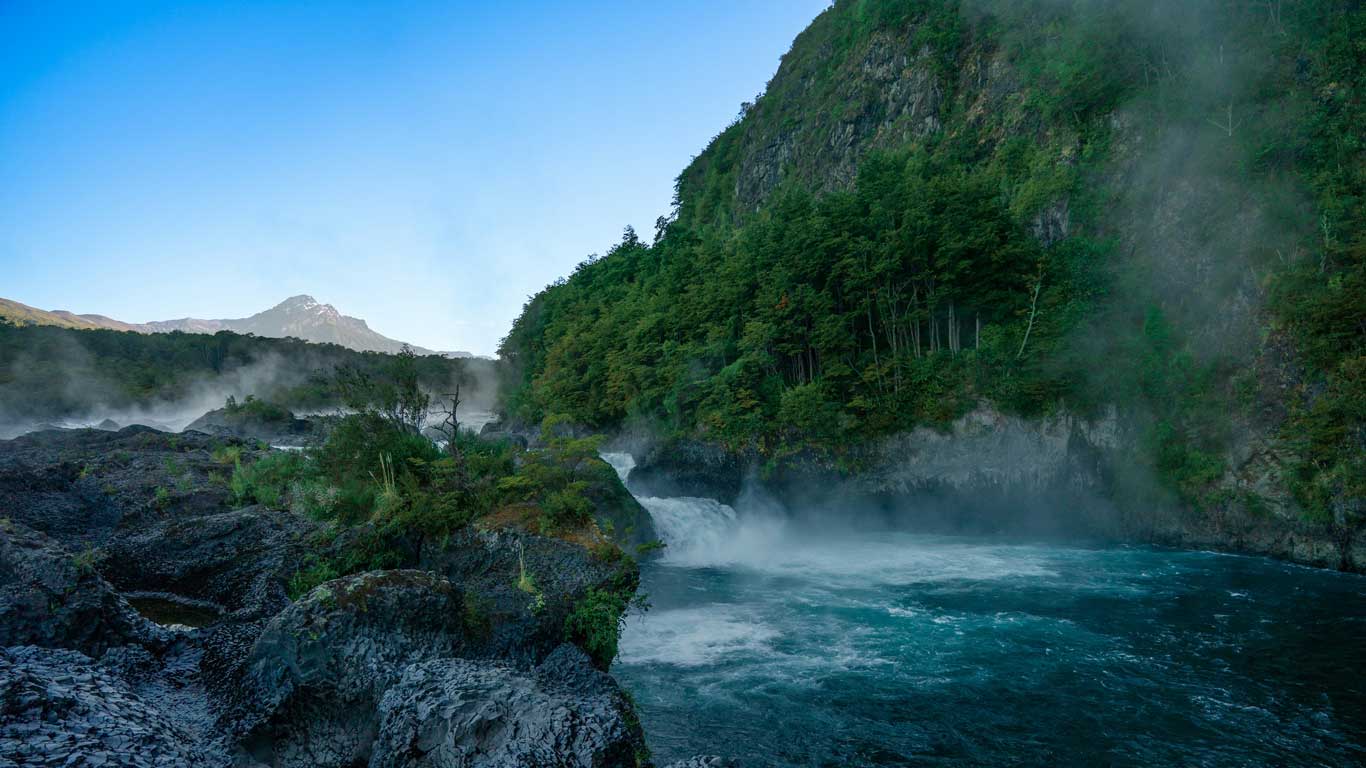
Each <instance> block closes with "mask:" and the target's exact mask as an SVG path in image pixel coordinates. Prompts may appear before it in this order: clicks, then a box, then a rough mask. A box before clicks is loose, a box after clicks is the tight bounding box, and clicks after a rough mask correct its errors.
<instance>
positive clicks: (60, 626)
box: [0, 522, 164, 656]
mask: <svg viewBox="0 0 1366 768" xmlns="http://www.w3.org/2000/svg"><path fill="white" fill-rule="evenodd" d="M162 634H163V633H161V632H159V630H157V628H156V626H155V625H153V624H152V623H150V622H148V621H147V620H145V619H143V618H142V617H141V616H139V615H138V614H137V613H136V612H134V611H133V609H132V608H130V607H129V606H128V603H127V602H126V601H124V600H123V598H121V597H119V596H118V594H116V593H115V592H114V591H113V589H111V588H110V587H109V584H108V583H106V582H105V580H104V579H103V578H101V577H100V575H99V574H98V573H96V572H95V570H94V568H92V567H91V566H90V565H89V564H88V563H86V562H85V561H84V560H82V559H81V558H80V557H73V556H72V555H71V554H69V553H68V552H66V551H65V550H63V549H62V548H61V547H59V546H58V545H57V544H56V542H54V541H53V540H52V539H50V538H48V537H47V536H44V535H43V534H41V533H38V532H37V531H33V530H30V529H28V528H25V527H24V526H22V525H19V524H17V523H13V522H8V523H3V524H0V646H10V645H38V646H42V647H44V648H68V649H72V650H78V651H81V652H83V653H87V654H90V655H92V656H99V655H101V654H103V653H104V652H105V651H106V650H108V649H109V648H111V647H114V646H120V645H129V644H140V645H155V644H159V643H160V642H161V641H162V640H163V639H164V638H163V637H162Z"/></svg>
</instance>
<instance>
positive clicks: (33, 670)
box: [0, 428, 719, 768]
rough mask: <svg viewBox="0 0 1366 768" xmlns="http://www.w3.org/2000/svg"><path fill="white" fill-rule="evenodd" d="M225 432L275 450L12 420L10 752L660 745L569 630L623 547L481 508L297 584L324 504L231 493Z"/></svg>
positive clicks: (112, 756) (491, 760)
mask: <svg viewBox="0 0 1366 768" xmlns="http://www.w3.org/2000/svg"><path fill="white" fill-rule="evenodd" d="M224 440H228V441H229V442H230V444H232V445H235V446H236V447H237V448H239V449H240V450H241V451H243V452H246V453H248V454H250V453H251V452H254V451H258V450H259V449H258V448H257V447H254V443H249V442H231V441H232V440H233V438H223V437H219V438H214V437H210V436H208V435H203V434H198V433H185V434H182V435H169V434H165V433H160V432H156V431H153V430H149V429H143V428H129V429H124V430H122V431H119V432H100V431H95V430H72V431H52V432H44V433H36V434H33V435H29V436H26V437H23V438H19V439H17V440H14V441H9V442H0V764H13V763H18V764H25V765H28V764H33V765H92V766H93V765H128V766H158V765H167V766H170V765H176V766H180V765H196V766H200V765H203V766H228V765H234V766H252V765H272V766H337V767H338V768H340V767H341V766H356V765H371V766H376V767H377V768H378V767H379V766H384V767H386V768H396V767H398V766H433V767H435V766H508V767H509V768H511V767H512V766H601V767H607V766H636V765H643V764H648V751H647V750H646V749H645V742H644V737H643V735H642V733H641V730H640V726H639V722H638V720H637V719H636V717H635V714H634V712H633V710H632V705H631V702H630V699H629V697H628V696H627V695H626V694H625V693H624V692H623V691H622V690H621V689H620V688H619V687H618V686H617V684H616V682H615V681H614V680H613V679H612V678H611V676H610V675H608V674H607V673H605V672H604V671H602V670H601V669H599V668H597V666H595V663H594V661H593V660H592V659H591V658H590V657H589V656H588V654H586V653H585V652H584V651H583V650H580V649H579V648H578V647H576V646H575V645H573V644H571V643H569V642H566V639H565V629H564V628H565V617H566V616H567V615H568V614H569V612H570V611H571V610H572V609H573V606H574V605H575V603H576V602H577V601H578V600H579V599H581V598H582V597H583V595H584V594H585V593H586V592H587V591H588V590H591V589H597V588H602V587H604V586H605V585H608V584H609V583H610V584H611V585H612V586H614V587H618V588H619V587H620V586H621V584H622V583H623V582H622V579H626V580H627V583H628V586H633V585H634V583H635V582H634V579H635V578H636V575H635V574H636V572H635V570H634V565H633V564H630V561H629V560H628V561H625V562H624V563H622V562H607V561H603V560H600V559H598V558H597V557H595V556H594V555H593V554H592V553H590V552H589V551H588V550H586V549H585V548H584V547H581V546H578V545H575V544H572V543H569V542H564V541H559V540H555V539H548V538H544V537H539V536H532V535H529V534H526V533H523V532H520V531H515V530H507V531H483V532H480V531H473V530H472V531H470V532H469V533H468V535H465V536H462V537H457V540H452V541H448V542H445V543H444V546H442V547H441V548H440V549H433V550H432V551H426V552H422V553H420V555H419V560H420V562H419V568H416V569H411V570H392V571H370V572H365V573H358V574H355V575H351V576H346V577H343V578H340V579H336V580H334V581H330V582H326V583H324V584H322V585H321V586H319V587H316V588H315V589H313V590H312V591H311V592H309V593H308V594H307V595H305V596H303V597H302V598H301V599H299V600H297V601H293V602H292V601H291V600H290V599H289V597H288V595H287V591H286V584H287V582H288V579H289V577H290V576H291V575H292V574H293V572H294V571H295V570H296V569H297V568H298V567H299V564H300V563H301V562H302V561H303V559H304V557H305V555H306V553H307V552H308V548H309V547H310V546H313V545H311V544H309V542H310V541H311V540H312V538H311V537H312V535H313V534H314V533H315V532H316V531H317V529H318V524H317V523H315V522H313V521H310V520H308V519H305V518H302V517H299V516H296V515H294V514H292V513H290V512H288V511H283V510H275V509H267V508H264V507H261V506H250V507H246V508H242V509H233V508H231V507H232V505H231V502H230V499H229V494H228V492H227V491H226V490H225V489H224V488H223V487H222V486H223V485H224V483H223V481H222V477H221V472H222V470H223V467H222V466H221V465H220V464H218V463H217V462H215V460H214V456H213V449H214V448H215V447H219V446H221V445H222V444H223V441H224ZM170 489H174V490H170ZM623 493H624V492H623ZM522 569H528V570H531V571H534V572H535V573H536V574H537V585H538V587H539V590H540V594H539V595H536V596H533V595H530V594H528V593H527V592H526V591H524V590H522V589H519V588H518V586H517V581H518V573H519V572H520V571H521V570H522ZM125 595H127V596H131V598H132V600H131V602H130V600H129V599H127V598H126V597H125ZM135 605H141V606H142V607H143V609H144V610H145V611H146V615H143V614H140V613H139V612H138V610H136V609H135V607H134V606H135ZM190 614H193V616H190ZM184 616H190V618H189V620H186V619H185V618H184ZM148 617H152V618H156V619H159V620H160V621H161V622H163V623H156V622H154V621H152V620H149V618H148ZM196 624H199V625H202V626H195V625H196ZM696 764H697V765H713V764H717V765H719V763H712V762H707V761H706V760H701V761H699V762H697V763H696Z"/></svg>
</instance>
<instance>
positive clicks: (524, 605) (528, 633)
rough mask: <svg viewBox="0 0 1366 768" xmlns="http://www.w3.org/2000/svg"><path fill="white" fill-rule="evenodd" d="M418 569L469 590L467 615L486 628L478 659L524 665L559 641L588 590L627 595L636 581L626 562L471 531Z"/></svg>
mask: <svg viewBox="0 0 1366 768" xmlns="http://www.w3.org/2000/svg"><path fill="white" fill-rule="evenodd" d="M586 555H587V556H586ZM418 567H420V568H422V569H424V570H427V571H430V572H433V573H437V574H441V575H442V576H444V577H445V578H447V579H449V581H450V582H451V583H453V584H459V585H461V587H462V588H464V589H466V590H468V591H469V592H468V593H469V595H470V598H469V599H470V601H471V603H470V606H469V608H470V610H471V612H472V613H473V614H475V615H477V616H479V617H481V620H482V621H484V622H486V623H487V632H488V636H487V637H486V638H485V639H484V640H483V643H482V648H483V651H482V652H483V653H484V654H485V655H489V656H497V657H500V658H512V659H517V660H519V661H522V662H525V663H532V664H534V663H538V662H540V661H541V660H542V659H544V658H545V657H546V656H547V655H548V654H549V653H551V652H552V651H553V650H554V649H555V648H557V647H558V646H559V645H560V643H561V642H563V640H564V623H565V620H566V619H567V618H568V616H569V614H570V612H571V611H572V610H573V608H574V605H575V604H576V603H578V601H579V600H581V599H583V597H584V596H585V595H586V594H587V593H588V591H589V590H590V589H603V588H612V589H620V590H627V591H632V592H633V591H634V590H635V588H636V585H637V583H638V582H639V579H640V573H639V570H638V568H637V567H636V565H635V563H634V561H631V560H629V559H626V560H615V559H611V560H609V559H602V558H599V557H596V556H592V555H588V553H586V552H585V550H584V549H583V547H581V546H579V545H577V544H573V543H570V542H567V541H561V540H559V539H551V538H544V537H540V536H527V535H524V534H521V533H517V532H515V531H472V532H470V533H468V534H466V535H464V536H462V537H459V538H457V539H455V540H453V541H451V542H449V543H448V545H447V546H446V547H444V548H429V549H427V550H425V551H423V553H422V558H421V560H420V561H419V564H418Z"/></svg>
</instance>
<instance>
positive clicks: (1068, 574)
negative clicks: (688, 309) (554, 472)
mask: <svg viewBox="0 0 1366 768" xmlns="http://www.w3.org/2000/svg"><path fill="white" fill-rule="evenodd" d="M609 460H612V461H613V463H614V464H615V465H617V466H618V468H619V470H621V471H623V474H625V472H626V471H629V467H628V466H627V465H626V463H624V460H623V459H622V458H621V457H619V456H614V457H609ZM641 501H642V503H643V504H644V505H645V506H646V508H647V509H649V510H650V512H651V514H652V516H653V517H654V520H655V523H656V527H657V528H658V530H659V533H660V535H661V537H662V538H663V540H664V541H665V543H666V544H667V545H668V546H667V548H666V549H665V550H664V552H663V553H662V554H661V555H660V556H659V557H658V558H656V559H654V560H651V561H648V562H646V563H644V564H643V566H642V591H643V592H644V593H646V594H647V595H648V599H649V601H650V603H651V604H652V608H651V609H650V610H649V611H648V612H646V613H645V614H643V615H636V616H634V617H632V618H631V619H630V620H629V622H628V624H627V627H626V631H625V632H624V634H623V636H622V640H621V655H620V657H619V659H618V660H617V662H616V664H615V665H614V667H613V672H614V674H615V675H616V676H617V678H618V679H619V680H620V681H621V682H622V683H623V684H624V685H625V686H626V687H627V689H628V690H630V691H631V692H632V694H633V695H634V697H635V699H636V702H637V704H638V708H639V712H640V716H641V720H642V722H643V724H644V726H645V731H646V733H647V734H648V737H649V740H650V744H651V747H652V749H653V750H654V752H655V757H656V759H657V760H658V761H660V762H661V763H667V762H668V761H669V760H673V759H680V758H683V757H687V756H690V755H694V754H708V753H710V754H721V755H724V756H729V757H735V758H739V759H741V760H742V761H743V763H744V764H745V765H747V766H843V765H851V766H880V765H936V766H943V765H952V766H959V765H962V766H967V765H987V766H995V765H1088V766H1089V765H1112V766H1157V765H1163V766H1165V765H1173V766H1175V765H1208V766H1225V765H1228V766H1234V765H1316V766H1317V765H1322V766H1342V765H1358V764H1366V748H1364V747H1363V745H1364V744H1366V680H1364V679H1363V672H1366V579H1363V578H1362V577H1360V576H1352V575H1346V574H1340V573H1334V572H1328V571H1319V570H1313V569H1308V568H1302V567H1298V566H1293V565H1287V564H1283V563H1279V562H1275V561H1271V560H1266V559H1261V558H1252V557H1240V556H1232V555H1221V554H1214V553H1205V552H1176V551H1163V550H1155V549H1148V548H1137V547H1135V548H1087V547H1080V546H1068V545H1060V544H1046V543H1019V542H1004V541H989V540H980V539H964V538H953V537H944V536H928V535H917V534H913V533H906V532H899V531H888V530H855V529H851V528H846V527H840V526H837V525H816V524H812V523H803V524H798V523H795V522H793V521H791V520H788V519H786V518H785V517H784V516H783V515H782V514H781V513H780V512H779V511H775V510H771V509H764V508H763V507H762V506H760V507H759V508H757V509H747V508H744V507H742V510H741V511H739V512H737V511H736V510H733V509H731V508H729V507H726V506H724V505H721V504H718V503H716V502H714V501H710V500H705V499H648V498H646V499H642V500H641ZM830 519H831V520H832V521H833V520H839V519H840V516H839V510H831V515H830Z"/></svg>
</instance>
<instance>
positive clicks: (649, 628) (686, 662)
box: [618, 605, 779, 667]
mask: <svg viewBox="0 0 1366 768" xmlns="http://www.w3.org/2000/svg"><path fill="white" fill-rule="evenodd" d="M778 634H779V633H778V632H777V630H774V629H773V628H771V627H769V626H768V625H766V624H764V623H763V622H761V621H759V620H758V619H756V618H755V617H754V616H753V615H751V614H749V613H748V612H746V611H745V610H744V609H742V608H739V607H736V606H728V605H704V606H698V607H694V608H679V609H675V610H668V611H651V612H650V613H648V614H645V615H644V616H641V617H637V618H635V619H633V620H631V621H630V622H629V623H628V624H627V626H626V631H625V632H623V633H622V636H621V647H620V654H621V655H620V656H619V657H618V663H620V664H673V665H676V666H680V667H699V666H703V665H707V664H713V663H716V662H717V661H721V660H723V659H724V658H726V657H729V656H739V655H750V654H756V653H762V654H770V653H771V652H772V650H771V648H770V646H769V643H770V641H772V640H773V639H774V638H776V637H777V636H778Z"/></svg>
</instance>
